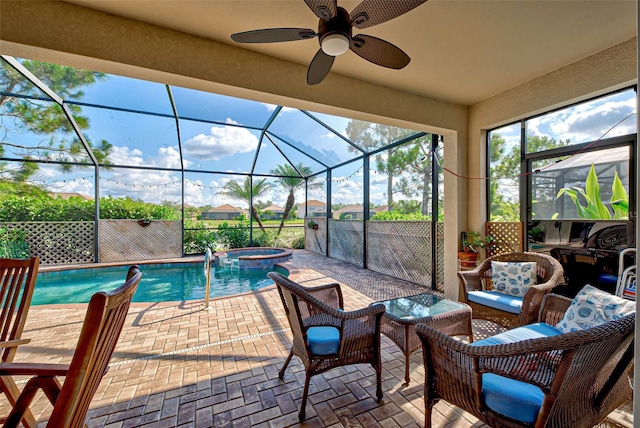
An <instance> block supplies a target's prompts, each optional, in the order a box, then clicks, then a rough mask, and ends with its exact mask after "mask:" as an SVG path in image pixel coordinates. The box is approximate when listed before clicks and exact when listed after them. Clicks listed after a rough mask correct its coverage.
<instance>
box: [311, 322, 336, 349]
mask: <svg viewBox="0 0 640 428" xmlns="http://www.w3.org/2000/svg"><path fill="white" fill-rule="evenodd" d="M307 343H308V344H309V349H310V350H311V353H312V354H313V355H332V354H337V353H338V347H339V346H340V330H338V329H337V328H335V327H330V326H317V327H309V328H308V329H307Z"/></svg>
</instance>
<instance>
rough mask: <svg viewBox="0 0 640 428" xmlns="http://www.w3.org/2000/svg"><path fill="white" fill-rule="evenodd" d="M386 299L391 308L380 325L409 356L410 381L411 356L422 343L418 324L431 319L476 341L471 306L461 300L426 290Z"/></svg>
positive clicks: (435, 324)
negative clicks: (417, 333) (418, 332)
mask: <svg viewBox="0 0 640 428" xmlns="http://www.w3.org/2000/svg"><path fill="white" fill-rule="evenodd" d="M378 303H382V304H383V305H384V306H385V308H386V309H387V311H386V312H385V313H384V316H383V317H382V324H381V326H380V329H381V331H382V333H383V334H384V335H386V336H387V337H389V338H390V339H391V340H393V342H394V343H395V344H396V345H398V347H399V348H400V350H402V353H403V354H404V356H405V376H404V380H405V382H406V384H407V385H408V384H409V357H410V356H411V354H412V353H413V352H414V351H415V350H416V349H418V348H419V347H420V339H419V338H418V336H417V335H416V332H415V325H416V324H418V323H420V322H425V321H428V322H429V325H430V326H431V327H434V328H436V329H438V330H440V331H442V332H443V333H444V334H447V335H449V336H467V337H468V338H469V340H470V341H473V333H472V330H471V308H470V307H469V306H468V305H466V304H464V303H460V302H456V301H454V300H449V299H447V298H445V297H444V295H442V294H440V293H438V292H435V291H434V292H426V293H422V294H416V295H414V296H406V297H398V298H396V299H391V300H385V301H382V302H378Z"/></svg>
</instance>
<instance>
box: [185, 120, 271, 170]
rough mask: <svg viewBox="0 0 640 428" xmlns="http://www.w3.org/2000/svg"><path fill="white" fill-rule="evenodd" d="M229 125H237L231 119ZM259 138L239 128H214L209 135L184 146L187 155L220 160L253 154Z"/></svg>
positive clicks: (199, 135) (190, 141) (191, 140)
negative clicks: (226, 157) (239, 154)
mask: <svg viewBox="0 0 640 428" xmlns="http://www.w3.org/2000/svg"><path fill="white" fill-rule="evenodd" d="M226 122H227V123H229V124H237V122H234V121H233V120H231V119H227V121H226ZM257 147H258V138H257V137H256V136H255V135H253V134H252V133H251V132H250V131H249V130H247V129H246V128H242V127H237V126H212V127H211V131H210V133H209V135H204V134H198V135H196V136H195V137H193V138H191V139H189V140H187V141H186V142H185V143H184V145H183V150H184V153H185V155H188V156H192V157H197V158H199V159H203V160H220V159H221V158H223V157H225V156H230V155H234V154H236V153H248V152H253V151H255V150H256V148H257Z"/></svg>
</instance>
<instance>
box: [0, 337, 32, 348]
mask: <svg viewBox="0 0 640 428" xmlns="http://www.w3.org/2000/svg"><path fill="white" fill-rule="evenodd" d="M29 342H31V339H13V340H3V341H0V348H13V347H16V346H20V345H25V344H27V343H29Z"/></svg>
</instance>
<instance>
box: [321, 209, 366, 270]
mask: <svg viewBox="0 0 640 428" xmlns="http://www.w3.org/2000/svg"><path fill="white" fill-rule="evenodd" d="M363 245H364V225H363V222H362V220H329V256H330V257H333V258H334V259H338V260H342V261H345V262H349V263H353V264H354V265H358V266H360V267H362V260H363V250H364V248H363Z"/></svg>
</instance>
